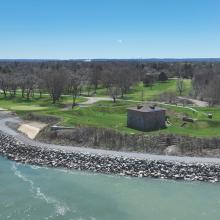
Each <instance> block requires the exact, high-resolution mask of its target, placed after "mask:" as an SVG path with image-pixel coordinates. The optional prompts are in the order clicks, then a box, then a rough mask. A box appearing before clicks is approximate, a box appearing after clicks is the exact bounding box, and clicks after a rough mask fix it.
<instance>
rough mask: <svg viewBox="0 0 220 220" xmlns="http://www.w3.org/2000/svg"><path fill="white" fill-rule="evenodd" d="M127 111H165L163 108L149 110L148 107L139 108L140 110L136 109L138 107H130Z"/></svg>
mask: <svg viewBox="0 0 220 220" xmlns="http://www.w3.org/2000/svg"><path fill="white" fill-rule="evenodd" d="M127 110H132V111H138V112H156V111H166V109H164V108H158V107H155V108H150V107H146V106H143V107H141V108H138V107H130V108H127Z"/></svg>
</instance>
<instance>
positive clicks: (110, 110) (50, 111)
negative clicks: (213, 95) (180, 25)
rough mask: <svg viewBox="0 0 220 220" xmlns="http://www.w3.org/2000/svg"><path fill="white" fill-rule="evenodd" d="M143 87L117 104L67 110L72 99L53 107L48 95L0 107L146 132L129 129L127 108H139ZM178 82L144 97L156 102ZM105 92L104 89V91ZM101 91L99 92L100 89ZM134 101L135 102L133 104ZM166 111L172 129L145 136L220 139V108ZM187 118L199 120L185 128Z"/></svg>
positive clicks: (12, 100)
mask: <svg viewBox="0 0 220 220" xmlns="http://www.w3.org/2000/svg"><path fill="white" fill-rule="evenodd" d="M185 84H186V90H185V94H186V93H187V92H188V91H189V90H190V81H189V80H186V81H185ZM141 89H142V88H141V84H139V85H137V86H136V87H135V88H133V90H132V92H131V93H129V94H128V95H126V97H125V98H126V99H127V100H121V101H117V102H116V103H113V102H111V101H100V102H97V103H95V104H93V105H91V106H89V107H75V108H74V109H71V108H70V109H68V110H67V109H64V107H65V106H68V105H70V104H71V101H72V98H71V96H63V97H62V98H61V100H60V101H59V102H58V103H57V104H55V105H54V104H52V103H51V100H50V99H49V97H48V95H44V96H43V98H41V99H40V98H39V97H38V96H35V98H32V99H31V100H29V101H27V100H26V99H22V98H21V97H20V96H18V97H16V98H6V99H5V98H3V97H1V98H0V107H2V108H6V109H9V110H11V111H14V112H16V113H17V114H18V115H20V116H24V115H26V114H27V113H30V112H33V113H36V114H41V115H53V116H57V117H59V118H60V124H61V125H65V126H73V127H74V126H79V125H81V126H96V127H103V128H111V129H114V130H117V131H120V132H126V133H129V134H132V133H143V132H140V131H137V130H134V129H130V128H127V126H126V123H127V113H126V109H127V108H128V107H131V106H135V105H137V101H138V100H140V99H139V93H140V91H141ZM175 89H176V84H175V80H169V81H168V82H166V83H157V84H156V85H155V86H153V89H152V90H151V89H150V88H144V90H145V94H146V96H145V98H146V99H148V100H151V99H153V98H154V97H156V96H158V95H159V94H161V93H162V92H164V91H175ZM102 90H103V89H102ZM99 92H100V90H99ZM85 100H86V99H85V98H81V97H80V98H78V100H77V102H82V101H85ZM132 100H133V101H135V102H132ZM162 107H164V108H166V109H167V115H168V116H169V121H170V122H171V124H172V125H171V126H169V127H168V128H166V129H163V130H160V131H155V132H148V133H144V134H151V135H153V134H155V135H156V134H158V133H172V134H182V135H190V136H197V137H220V108H219V107H215V108H201V107H197V108H195V109H196V110H197V111H198V112H194V111H192V110H190V109H187V108H183V107H176V106H162ZM207 113H212V114H213V119H208V117H207ZM183 116H188V117H192V118H194V119H196V121H195V122H194V123H187V124H186V125H185V126H184V127H181V125H182V124H183V121H182V119H181V118H182V117H183Z"/></svg>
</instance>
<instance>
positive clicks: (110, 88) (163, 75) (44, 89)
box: [0, 61, 220, 107]
mask: <svg viewBox="0 0 220 220" xmlns="http://www.w3.org/2000/svg"><path fill="white" fill-rule="evenodd" d="M219 70H220V63H218V62H215V63H208V62H194V63H193V62H144V61H92V62H84V61H41V62H15V61H14V62H0V90H1V92H2V94H3V96H5V97H7V96H11V97H15V96H16V95H17V93H18V91H19V92H20V93H21V96H22V97H23V98H26V99H27V100H29V99H30V98H31V97H32V96H34V94H35V93H36V92H38V93H39V95H40V97H41V96H42V94H43V93H48V94H49V95H50V97H51V100H52V102H53V103H56V102H57V101H58V100H59V99H60V97H61V95H62V94H69V95H70V94H71V95H72V98H73V103H72V105H73V107H74V105H75V104H76V98H77V96H78V95H80V94H82V93H83V92H84V93H86V95H88V96H90V95H93V94H96V91H97V88H98V86H100V85H101V86H102V87H104V88H106V90H107V92H108V94H109V95H110V96H111V97H112V99H113V100H114V101H115V100H116V98H117V97H123V96H124V95H125V94H126V93H128V92H129V90H130V89H131V87H132V86H134V85H135V84H137V83H139V82H141V81H143V82H144V83H145V84H149V85H151V84H152V83H154V82H155V81H156V80H159V81H165V80H167V78H168V77H177V78H178V79H179V88H181V82H182V81H181V79H183V78H190V79H193V80H192V82H193V84H192V85H193V90H194V93H193V95H194V97H197V98H200V99H208V100H209V102H210V103H211V104H214V103H216V102H220V100H219V97H218V96H217V94H219V90H220V89H219V87H220V86H219V85H220V83H219V82H220V78H219V76H220V74H219ZM204 88H205V89H204ZM180 92H181V91H180Z"/></svg>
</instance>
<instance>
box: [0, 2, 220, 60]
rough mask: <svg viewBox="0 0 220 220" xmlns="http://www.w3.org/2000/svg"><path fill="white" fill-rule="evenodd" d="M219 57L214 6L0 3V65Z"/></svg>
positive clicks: (219, 6)
mask: <svg viewBox="0 0 220 220" xmlns="http://www.w3.org/2000/svg"><path fill="white" fill-rule="evenodd" d="M219 57H220V1H219V0H0V59H94V58H116V59H129V58H219Z"/></svg>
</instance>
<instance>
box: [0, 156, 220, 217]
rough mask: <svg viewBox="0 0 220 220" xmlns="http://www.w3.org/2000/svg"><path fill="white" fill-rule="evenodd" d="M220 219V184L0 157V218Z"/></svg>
mask: <svg viewBox="0 0 220 220" xmlns="http://www.w3.org/2000/svg"><path fill="white" fill-rule="evenodd" d="M5 219H15V220H26V219H31V220H32V219H33V220H35V219H36V220H41V219H59V220H62V219H68V220H70V219H73V220H117V219H118V220H125V219H126V220H142V219H147V220H197V219H198V220H203V219H204V220H209V219H210V220H219V219H220V184H209V183H199V182H193V183H192V182H175V181H163V180H156V179H138V178H127V177H118V176H111V175H100V174H91V173H86V172H79V171H67V170H62V169H51V168H39V167H35V166H28V165H21V164H16V163H15V162H11V161H8V160H5V159H3V158H1V157H0V220H5Z"/></svg>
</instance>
